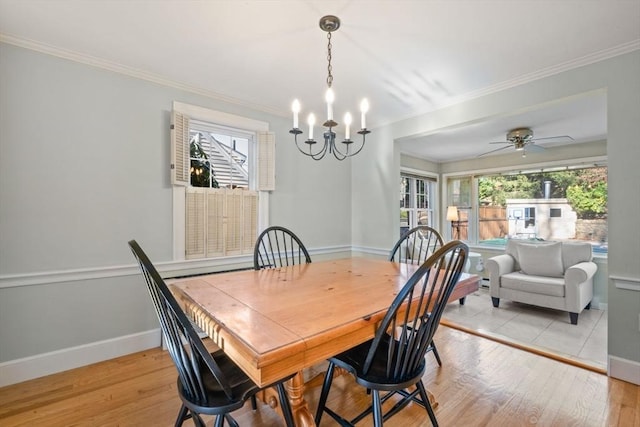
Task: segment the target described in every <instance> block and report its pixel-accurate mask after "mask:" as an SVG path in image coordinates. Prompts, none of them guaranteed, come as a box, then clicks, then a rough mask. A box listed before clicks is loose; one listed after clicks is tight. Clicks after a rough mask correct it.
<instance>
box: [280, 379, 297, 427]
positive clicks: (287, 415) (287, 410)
mask: <svg viewBox="0 0 640 427" xmlns="http://www.w3.org/2000/svg"><path fill="white" fill-rule="evenodd" d="M276 389H277V390H278V398H279V399H280V406H281V408H282V415H284V422H285V424H286V426H287V427H294V426H295V423H294V422H293V412H291V404H290V403H289V396H287V391H286V390H285V389H284V384H282V383H278V385H277V386H276Z"/></svg>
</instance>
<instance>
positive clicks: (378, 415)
mask: <svg viewBox="0 0 640 427" xmlns="http://www.w3.org/2000/svg"><path fill="white" fill-rule="evenodd" d="M371 394H372V397H373V425H374V426H375V427H382V403H381V402H380V392H379V391H378V390H371Z"/></svg>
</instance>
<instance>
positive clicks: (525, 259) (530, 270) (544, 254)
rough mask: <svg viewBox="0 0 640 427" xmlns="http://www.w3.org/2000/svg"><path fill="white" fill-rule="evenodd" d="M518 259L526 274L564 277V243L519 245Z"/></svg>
mask: <svg viewBox="0 0 640 427" xmlns="http://www.w3.org/2000/svg"><path fill="white" fill-rule="evenodd" d="M518 261H520V268H521V269H522V272H523V273H525V274H529V275H531V276H547V277H562V276H563V275H564V268H563V266H562V243H560V242H556V243H549V244H539V245H527V244H521V245H518Z"/></svg>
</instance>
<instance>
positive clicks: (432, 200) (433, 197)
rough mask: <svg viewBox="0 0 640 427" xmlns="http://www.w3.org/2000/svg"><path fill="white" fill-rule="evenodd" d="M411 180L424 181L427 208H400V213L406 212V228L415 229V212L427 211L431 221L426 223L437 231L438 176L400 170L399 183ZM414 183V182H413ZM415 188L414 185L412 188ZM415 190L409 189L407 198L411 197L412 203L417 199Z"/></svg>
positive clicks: (410, 170) (407, 169)
mask: <svg viewBox="0 0 640 427" xmlns="http://www.w3.org/2000/svg"><path fill="white" fill-rule="evenodd" d="M405 177H407V178H413V179H414V180H415V179H422V180H424V181H426V184H427V186H428V187H427V206H428V207H427V208H417V207H413V208H403V207H400V212H402V211H403V210H406V211H408V218H407V219H408V227H409V229H411V228H412V227H415V226H416V225H417V224H418V218H417V211H418V210H427V212H428V213H429V218H430V219H431V221H429V222H428V223H427V225H428V226H430V227H433V228H436V229H437V224H438V223H439V212H440V209H438V202H439V200H440V198H439V197H438V195H439V185H438V184H439V176H438V174H435V173H431V172H426V171H423V170H418V169H410V168H404V167H403V168H400V181H401V183H402V179H403V178H405ZM414 182H415V181H414ZM413 187H415V185H414V186H413ZM415 190H416V189H415V188H414V189H413V190H412V189H411V188H410V189H409V197H413V198H414V201H416V202H417V198H418V194H417V191H415ZM402 194H404V193H400V195H402ZM412 218H413V222H414V225H412ZM400 230H402V223H400ZM400 234H402V231H401V232H400Z"/></svg>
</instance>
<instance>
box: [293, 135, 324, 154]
mask: <svg viewBox="0 0 640 427" xmlns="http://www.w3.org/2000/svg"><path fill="white" fill-rule="evenodd" d="M289 133H292V134H293V139H294V141H295V143H296V147H297V148H298V151H300V152H301V153H302V154H304V155H305V156H309V157H311V158H313V159H314V160H320V159H321V158H322V157H324V151H326V150H327V147H326V144H325V146H324V147H323V149H321V150H319V151H318V152H317V153H313V152H312V150H311V147H312V146H313V145H314V144H316V142H315V140H307V141H305V143H306V144H308V145H309V152H308V153H307V152H306V151H305V150H303V149H302V148H301V147H300V144H299V143H298V135H300V134H301V133H302V131H301V130H300V129H291V130H290V131H289ZM308 141H309V142H308ZM310 141H313V142H310ZM319 154H322V156H321V157H319V158H318V159H316V158H315V156H318V155H319Z"/></svg>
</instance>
